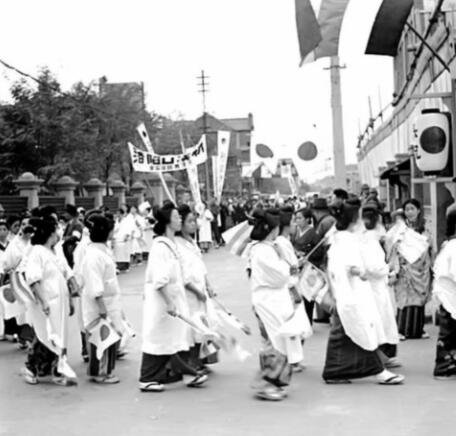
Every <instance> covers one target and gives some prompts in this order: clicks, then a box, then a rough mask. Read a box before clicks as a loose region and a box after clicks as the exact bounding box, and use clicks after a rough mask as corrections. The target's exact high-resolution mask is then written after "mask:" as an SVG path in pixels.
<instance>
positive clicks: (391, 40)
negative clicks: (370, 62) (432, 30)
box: [366, 0, 413, 56]
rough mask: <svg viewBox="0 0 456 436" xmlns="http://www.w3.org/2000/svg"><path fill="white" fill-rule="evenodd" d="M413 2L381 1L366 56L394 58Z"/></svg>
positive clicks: (409, 0)
mask: <svg viewBox="0 0 456 436" xmlns="http://www.w3.org/2000/svg"><path fill="white" fill-rule="evenodd" d="M412 6H413V0H383V3H382V5H381V6H380V9H379V10H378V12H377V16H376V17H375V21H374V25H373V26H372V30H371V34H370V36H369V42H368V43H367V47H366V54H372V55H385V56H396V54H397V47H398V45H399V41H400V39H401V35H402V32H403V30H404V26H405V22H406V21H407V18H408V16H409V15H410V11H411V9H412Z"/></svg>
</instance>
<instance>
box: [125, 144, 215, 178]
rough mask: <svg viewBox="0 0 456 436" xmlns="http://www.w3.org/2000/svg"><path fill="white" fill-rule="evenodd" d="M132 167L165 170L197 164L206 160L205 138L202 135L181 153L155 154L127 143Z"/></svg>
mask: <svg viewBox="0 0 456 436" xmlns="http://www.w3.org/2000/svg"><path fill="white" fill-rule="evenodd" d="M128 148H129V150H130V157H131V163H132V165H133V169H134V170H135V171H138V172H144V173H151V172H166V171H180V170H185V169H187V168H188V167H189V166H192V165H199V164H202V163H204V162H206V160H207V147H206V138H205V136H204V135H203V136H202V137H201V139H200V141H199V142H198V144H196V145H195V146H193V147H190V148H187V149H186V150H185V152H183V153H182V154H156V153H154V152H150V151H144V150H141V149H139V148H138V147H135V146H134V145H133V144H132V143H131V142H129V143H128Z"/></svg>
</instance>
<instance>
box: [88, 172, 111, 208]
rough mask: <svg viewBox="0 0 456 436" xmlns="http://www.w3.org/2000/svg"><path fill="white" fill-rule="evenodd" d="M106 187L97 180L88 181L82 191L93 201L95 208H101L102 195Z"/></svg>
mask: <svg viewBox="0 0 456 436" xmlns="http://www.w3.org/2000/svg"><path fill="white" fill-rule="evenodd" d="M105 188H106V185H105V184H104V183H103V182H101V181H100V180H99V179H96V178H93V179H90V180H89V181H88V182H87V183H86V184H85V185H84V189H85V190H86V191H87V195H88V196H89V197H91V198H94V199H95V204H94V206H95V208H99V207H101V206H103V193H104V190H105Z"/></svg>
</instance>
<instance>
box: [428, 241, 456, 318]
mask: <svg viewBox="0 0 456 436" xmlns="http://www.w3.org/2000/svg"><path fill="white" fill-rule="evenodd" d="M434 274H435V276H434V284H433V293H434V295H435V296H436V297H437V298H438V299H439V301H440V303H441V304H442V306H443V307H444V309H445V310H446V311H447V312H449V313H450V315H451V317H452V318H453V319H456V239H451V240H449V241H447V242H445V243H444V245H443V246H442V249H441V250H440V253H439V254H438V255H437V258H436V259H435V263H434Z"/></svg>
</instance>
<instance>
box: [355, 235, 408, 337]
mask: <svg viewBox="0 0 456 436" xmlns="http://www.w3.org/2000/svg"><path fill="white" fill-rule="evenodd" d="M378 238H379V233H378V231H377V229H374V230H366V232H365V233H364V234H363V235H362V245H361V249H362V258H363V261H364V267H365V269H366V273H367V277H368V280H369V283H370V285H371V288H372V291H373V295H374V298H375V302H376V304H377V310H378V312H379V314H380V318H381V320H382V325H383V331H384V335H385V338H386V343H387V344H397V343H398V342H399V332H398V330H397V323H396V317H395V314H394V312H395V311H394V303H393V298H392V290H391V288H390V287H389V286H388V272H389V268H388V265H387V263H386V260H385V252H384V251H383V248H382V247H381V245H380V242H379V239H378Z"/></svg>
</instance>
